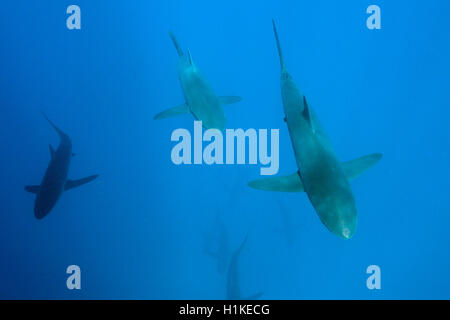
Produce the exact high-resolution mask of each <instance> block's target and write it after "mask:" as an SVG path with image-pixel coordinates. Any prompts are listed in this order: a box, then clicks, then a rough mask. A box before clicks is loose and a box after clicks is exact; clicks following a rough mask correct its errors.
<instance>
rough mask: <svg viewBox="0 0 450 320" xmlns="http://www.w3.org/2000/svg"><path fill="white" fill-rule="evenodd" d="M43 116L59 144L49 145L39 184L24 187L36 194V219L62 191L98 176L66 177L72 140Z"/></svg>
mask: <svg viewBox="0 0 450 320" xmlns="http://www.w3.org/2000/svg"><path fill="white" fill-rule="evenodd" d="M44 116H45V114H44ZM45 118H46V119H47V121H48V122H49V123H50V125H51V126H52V127H53V128H54V129H55V131H56V132H57V133H58V135H59V137H60V144H59V146H58V148H57V149H56V150H54V149H53V147H52V146H51V145H50V156H51V160H50V163H49V165H48V167H47V170H46V171H45V174H44V178H43V179H42V182H41V184H40V185H31V186H26V187H25V190H26V191H28V192H30V193H34V194H36V200H35V204H34V215H35V217H36V218H37V219H42V218H44V217H45V216H46V215H48V214H49V213H50V211H51V210H52V209H53V207H54V206H55V205H56V203H57V202H58V200H59V198H60V197H61V195H62V193H63V192H64V191H67V190H70V189H73V188H76V187H78V186H81V185H83V184H85V183H88V182H90V181H92V180H94V179H96V178H97V177H98V175H92V176H89V177H86V178H82V179H78V180H70V179H67V175H68V173H69V167H70V161H71V159H72V157H73V153H72V142H71V140H70V138H69V136H68V135H67V134H65V133H64V132H63V131H62V130H61V129H59V128H58V127H56V126H55V125H54V124H53V122H51V121H50V120H49V119H48V118H47V116H45Z"/></svg>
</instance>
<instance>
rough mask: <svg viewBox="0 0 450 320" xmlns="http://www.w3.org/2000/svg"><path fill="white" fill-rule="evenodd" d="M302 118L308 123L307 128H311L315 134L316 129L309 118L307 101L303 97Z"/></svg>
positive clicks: (310, 117)
mask: <svg viewBox="0 0 450 320" xmlns="http://www.w3.org/2000/svg"><path fill="white" fill-rule="evenodd" d="M303 106H304V108H303V116H304V117H305V119H306V120H307V121H308V123H309V126H310V127H311V130H312V132H313V133H316V129H315V128H314V123H313V119H312V116H311V110H310V109H309V105H308V101H306V97H305V96H303Z"/></svg>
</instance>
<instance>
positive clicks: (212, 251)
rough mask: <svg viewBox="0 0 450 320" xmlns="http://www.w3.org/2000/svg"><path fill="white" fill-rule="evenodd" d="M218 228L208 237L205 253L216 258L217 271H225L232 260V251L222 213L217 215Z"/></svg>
mask: <svg viewBox="0 0 450 320" xmlns="http://www.w3.org/2000/svg"><path fill="white" fill-rule="evenodd" d="M215 224H216V229H215V230H214V234H212V237H209V238H208V241H207V243H206V245H205V253H206V254H208V255H209V256H211V257H212V258H214V259H215V260H216V262H217V271H218V272H219V273H225V271H226V270H227V267H228V263H229V260H230V256H231V252H230V249H229V246H228V232H227V229H226V226H225V224H224V222H223V221H222V219H221V217H220V213H218V214H217V216H216V222H215Z"/></svg>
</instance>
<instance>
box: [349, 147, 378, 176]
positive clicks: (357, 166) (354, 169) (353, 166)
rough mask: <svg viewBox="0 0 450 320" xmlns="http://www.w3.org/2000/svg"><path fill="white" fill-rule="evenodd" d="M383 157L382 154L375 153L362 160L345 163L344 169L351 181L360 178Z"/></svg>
mask: <svg viewBox="0 0 450 320" xmlns="http://www.w3.org/2000/svg"><path fill="white" fill-rule="evenodd" d="M382 157H383V155H382V154H381V153H373V154H369V155H367V156H363V157H361V158H358V159H355V160H351V161H347V162H343V163H342V168H343V169H344V173H345V175H346V176H347V178H348V179H349V180H351V179H354V178H356V177H359V176H360V175H361V174H362V173H363V172H364V171H366V170H367V169H369V168H371V167H372V166H374V165H375V164H376V163H377V162H378V161H380V160H381V158H382Z"/></svg>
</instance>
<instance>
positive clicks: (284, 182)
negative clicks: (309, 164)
mask: <svg viewBox="0 0 450 320" xmlns="http://www.w3.org/2000/svg"><path fill="white" fill-rule="evenodd" d="M248 185H249V187H251V188H253V189H259V190H264V191H278V192H303V191H304V188H303V183H302V180H301V179H300V175H299V174H298V173H297V172H296V173H293V174H291V175H288V176H278V177H273V178H267V179H260V180H254V181H250V182H249V183H248Z"/></svg>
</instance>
